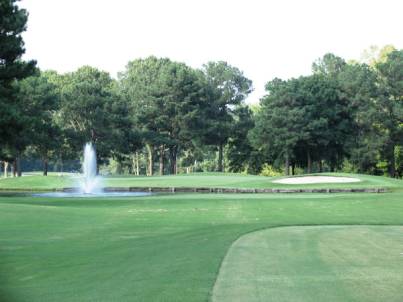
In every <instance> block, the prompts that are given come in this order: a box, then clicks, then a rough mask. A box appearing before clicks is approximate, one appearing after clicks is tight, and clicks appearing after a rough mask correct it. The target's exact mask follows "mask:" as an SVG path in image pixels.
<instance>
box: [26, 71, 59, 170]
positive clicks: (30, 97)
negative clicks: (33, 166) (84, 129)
mask: <svg viewBox="0 0 403 302" xmlns="http://www.w3.org/2000/svg"><path fill="white" fill-rule="evenodd" d="M52 76H54V75H53V74H52V73H51V72H42V73H39V72H38V75H36V76H31V77H28V78H26V79H24V80H21V81H19V83H18V86H19V95H18V97H19V99H20V104H21V111H22V116H23V117H24V126H25V127H24V131H23V133H22V135H21V136H20V151H23V149H24V148H25V147H26V146H27V145H30V146H32V147H33V148H34V149H35V150H36V152H37V153H38V154H39V156H40V157H41V159H42V161H43V175H45V176H46V175H47V173H48V161H49V158H50V157H51V156H52V155H54V154H55V153H57V152H58V149H59V148H60V145H61V144H62V141H61V138H62V134H61V131H60V129H59V127H58V125H57V124H56V122H55V117H56V115H57V112H58V110H59V107H60V98H59V94H58V90H57V87H56V85H54V84H53V83H51V82H50V81H49V79H48V78H49V77H52Z"/></svg>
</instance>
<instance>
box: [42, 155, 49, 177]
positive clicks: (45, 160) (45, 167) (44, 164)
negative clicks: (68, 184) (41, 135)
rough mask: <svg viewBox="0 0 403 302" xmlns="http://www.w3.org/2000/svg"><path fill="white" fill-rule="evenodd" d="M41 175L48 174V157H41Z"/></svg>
mask: <svg viewBox="0 0 403 302" xmlns="http://www.w3.org/2000/svg"><path fill="white" fill-rule="evenodd" d="M43 176H48V157H47V156H45V157H44V158H43Z"/></svg>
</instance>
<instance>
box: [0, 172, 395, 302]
mask: <svg viewBox="0 0 403 302" xmlns="http://www.w3.org/2000/svg"><path fill="white" fill-rule="evenodd" d="M184 180H185V178H184ZM185 181H186V180H185ZM402 224H403V200H402V196H401V194H400V193H398V192H397V193H385V194H361V193H355V194H292V195H287V194H269V195H265V194H239V195H238V194H227V195H223V194H205V195H203V194H167V195H153V196H149V197H137V198H120V199H119V198H103V199H95V198H91V199H83V198H81V199H80V198H77V199H51V198H39V197H37V198H32V197H18V196H15V197H1V198H0V301H33V302H34V301H153V302H154V301H207V300H211V299H212V297H213V296H212V292H213V287H214V284H215V281H216V278H217V274H218V272H219V269H220V265H221V262H222V260H223V259H224V257H225V255H226V253H227V251H228V250H229V248H230V247H231V245H232V243H233V242H234V241H236V240H237V238H239V237H240V236H242V235H244V234H246V233H248V232H253V231H256V230H261V229H265V228H271V227H278V226H307V225H402ZM380 237H382V235H380ZM311 238H312V240H311V239H309V238H308V239H307V240H306V244H307V245H308V247H309V246H311V247H312V248H311V249H310V250H312V251H315V240H316V237H315V236H313V237H311ZM371 238H379V236H378V237H371ZM284 240H285V241H286V242H290V243H293V241H290V240H288V239H286V238H285V239H284ZM374 240H376V239H374ZM303 242H304V241H301V242H300V243H298V242H297V243H295V242H294V246H293V245H291V246H290V247H288V246H287V245H285V248H284V255H287V253H288V249H289V248H294V247H295V248H298V247H301V245H303ZM388 242H390V241H388ZM340 244H341V245H342V246H348V243H346V242H341V243H340ZM334 246H337V244H336V245H334ZM395 248H396V247H393V249H395ZM295 250H296V251H298V249H295ZM310 250H309V249H308V251H310ZM316 251H317V250H316ZM366 252H367V253H368V255H370V254H371V253H372V250H371V249H368V250H367V251H366ZM402 252H403V251H402ZM329 253H330V252H329ZM279 254H281V252H280V251H279ZM295 255H296V256H298V255H305V254H303V253H301V254H298V253H296V254H295ZM365 257H366V258H365V259H368V261H372V260H376V262H374V263H375V264H376V265H379V266H380V267H379V269H380V270H382V271H383V272H384V273H385V274H386V275H388V276H391V280H392V281H393V282H395V281H394V278H393V276H394V274H395V270H390V268H391V266H392V264H393V263H395V262H390V260H391V258H390V257H386V256H385V257H383V260H384V261H382V260H381V259H375V258H376V257H369V256H365ZM315 259H322V258H320V257H319V258H315ZM335 259H336V260H337V261H339V259H338V258H337V257H336V258H335ZM280 260H284V261H298V259H288V258H284V259H280ZM302 260H303V259H301V261H302ZM358 260H359V259H358ZM358 260H357V261H358ZM337 261H336V262H334V261H333V260H332V259H330V260H329V263H330V264H331V263H334V264H335V265H337V264H338V263H339V262H337ZM393 261H395V260H393ZM279 265H280V264H279ZM320 265H321V264H314V263H312V266H311V268H308V271H309V270H311V269H312V271H311V274H312V275H315V273H316V272H318V275H317V277H318V278H319V279H320V277H321V275H320V274H319V273H320V270H316V268H315V266H318V267H320ZM353 265H354V266H355V268H356V269H357V273H354V274H353V275H351V276H352V277H354V278H357V279H359V278H361V279H362V280H364V281H365V280H366V277H367V275H366V270H365V267H363V268H364V269H363V270H362V271H360V265H361V262H359V261H358V262H354V263H353ZM301 268H302V266H300V267H298V266H296V267H295V268H294V269H295V273H296V274H298V272H301V273H304V271H299V270H300V269H301ZM335 278H336V279H337V274H336V277H335ZM338 282H342V278H341V277H340V280H339V281H338ZM368 282H370V281H368ZM371 282H372V281H371ZM373 282H374V283H376V282H377V280H376V279H374V280H373ZM364 283H365V282H364ZM335 284H339V283H335ZM356 284H357V289H356V290H357V291H358V290H359V291H362V292H363V293H364V294H365V288H366V287H365V286H367V285H368V284H369V283H365V284H364V285H365V286H364V287H360V282H358V281H357V283H356ZM394 284H395V283H390V285H391V286H393V285H394ZM290 290H292V287H290ZM335 290H336V291H337V289H335ZM340 290H343V289H342V288H340ZM402 292H403V287H399V289H397V290H395V291H394V293H395V294H394V296H393V297H392V298H400V297H401V296H402ZM370 293H371V292H368V294H370ZM270 297H271V296H269V297H263V298H267V299H263V300H262V301H267V300H268V299H269V298H270ZM362 297H363V298H362ZM362 297H361V298H360V299H361V300H360V299H358V298H357V299H355V300H354V301H369V300H365V298H369V297H365V296H362ZM389 297H390V296H389ZM298 301H305V300H302V299H300V300H298ZM307 301H309V300H307Z"/></svg>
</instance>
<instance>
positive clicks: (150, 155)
mask: <svg viewBox="0 0 403 302" xmlns="http://www.w3.org/2000/svg"><path fill="white" fill-rule="evenodd" d="M146 148H147V152H148V169H147V175H148V176H153V174H154V169H153V167H154V152H153V151H154V150H153V146H151V145H150V144H147V145H146Z"/></svg>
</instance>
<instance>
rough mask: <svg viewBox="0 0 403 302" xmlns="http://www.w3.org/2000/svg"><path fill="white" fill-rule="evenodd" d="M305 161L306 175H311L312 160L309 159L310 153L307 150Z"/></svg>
mask: <svg viewBox="0 0 403 302" xmlns="http://www.w3.org/2000/svg"><path fill="white" fill-rule="evenodd" d="M306 160H307V173H308V174H311V173H312V159H311V151H310V150H309V149H308V150H307V152H306Z"/></svg>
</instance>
